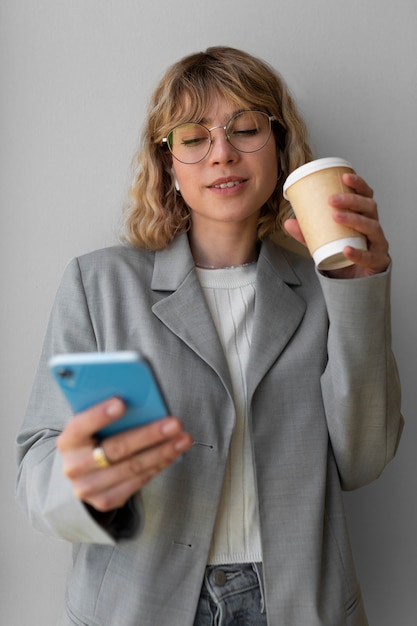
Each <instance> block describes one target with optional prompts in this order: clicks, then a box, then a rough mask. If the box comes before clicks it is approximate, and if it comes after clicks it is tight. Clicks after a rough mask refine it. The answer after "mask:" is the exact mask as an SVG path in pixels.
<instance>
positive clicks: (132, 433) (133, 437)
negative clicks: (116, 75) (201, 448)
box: [57, 398, 193, 512]
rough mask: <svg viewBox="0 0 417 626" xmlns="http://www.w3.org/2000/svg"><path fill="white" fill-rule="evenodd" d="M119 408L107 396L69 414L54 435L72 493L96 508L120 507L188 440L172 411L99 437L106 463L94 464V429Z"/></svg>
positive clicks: (110, 419) (182, 449) (118, 402)
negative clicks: (64, 423) (161, 416)
mask: <svg viewBox="0 0 417 626" xmlns="http://www.w3.org/2000/svg"><path fill="white" fill-rule="evenodd" d="M124 412H125V406H124V404H123V402H122V401H121V400H119V399H118V398H112V399H111V400H106V401H105V402H102V403H101V404H98V405H96V406H94V407H92V408H90V409H88V410H87V411H84V412H83V413H79V414H78V415H76V416H74V418H73V419H71V420H70V421H69V422H68V424H67V426H66V427H65V429H64V430H63V432H62V433H61V434H60V436H59V437H58V440H57V448H58V450H59V452H60V453H61V455H62V458H63V471H64V474H65V475H66V476H67V477H68V478H69V480H70V481H71V483H72V487H73V490H74V493H75V495H76V496H77V498H79V499H80V500H82V501H83V502H85V503H87V504H89V505H90V506H92V507H93V508H94V509H96V510H97V511H100V512H108V511H112V510H114V509H117V508H120V507H122V506H123V505H124V504H125V503H126V502H127V501H128V500H129V498H130V497H131V496H132V495H134V494H135V493H136V492H138V491H139V490H140V489H141V488H142V487H143V486H144V485H145V484H146V483H147V482H148V481H149V480H150V479H151V478H152V477H153V476H155V475H156V474H158V473H159V472H162V471H163V470H164V469H165V468H166V467H168V466H169V465H171V463H174V461H176V460H177V459H178V458H179V457H180V456H181V455H182V454H184V452H186V451H187V450H188V449H189V448H190V447H191V446H192V443H193V441H192V438H191V435H190V434H189V433H186V432H184V430H183V427H182V424H181V422H180V420H179V419H178V418H177V417H166V418H163V419H161V420H158V421H155V422H152V423H150V424H147V425H145V426H140V427H138V428H133V429H131V430H128V431H125V432H122V433H119V434H117V435H113V436H112V437H108V438H107V439H105V440H104V441H102V442H101V444H100V445H101V447H102V448H103V451H104V454H105V456H106V457H107V459H108V461H109V463H110V465H109V466H107V467H99V466H98V464H97V462H96V461H95V459H94V456H93V450H94V448H95V447H96V446H97V440H96V438H95V436H94V434H95V433H96V432H97V431H98V430H100V429H101V428H103V427H104V426H107V425H108V424H109V423H111V422H113V421H115V419H118V418H119V417H121V416H122V415H123V413H124Z"/></svg>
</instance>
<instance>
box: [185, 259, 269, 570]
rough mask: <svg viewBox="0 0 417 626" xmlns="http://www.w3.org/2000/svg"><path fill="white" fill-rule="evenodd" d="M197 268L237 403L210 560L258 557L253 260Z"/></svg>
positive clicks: (237, 560)
mask: <svg viewBox="0 0 417 626" xmlns="http://www.w3.org/2000/svg"><path fill="white" fill-rule="evenodd" d="M196 270H197V273H198V277H199V280H200V283H201V286H202V288H203V292H204V294H205V297H206V300H207V304H208V306H209V309H210V312H211V315H212V317H213V321H214V324H215V326H216V329H217V332H218V334H219V338H220V341H221V344H222V346H223V350H224V353H225V356H226V359H227V363H228V366H229V370H230V376H231V380H232V385H233V397H234V403H235V408H236V424H235V429H234V433H233V437H232V442H231V446H230V450H229V457H228V463H227V467H226V473H225V477H224V483H223V491H222V496H221V500H220V506H219V510H218V513H217V519H216V524H215V530H214V534H213V538H212V543H211V549H210V555H209V564H213V565H214V564H217V565H220V564H225V563H245V562H246V563H251V562H259V561H262V550H261V542H260V534H259V514H258V502H257V495H256V488H255V475H254V464H253V458H252V446H251V438H250V432H249V427H248V412H247V403H246V398H247V393H246V368H247V365H248V360H249V349H250V343H251V336H252V327H253V317H254V309H255V292H256V263H252V264H248V265H245V266H240V267H234V268H228V269H218V270H209V269H200V268H196Z"/></svg>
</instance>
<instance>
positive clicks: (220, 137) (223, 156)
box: [208, 126, 239, 163]
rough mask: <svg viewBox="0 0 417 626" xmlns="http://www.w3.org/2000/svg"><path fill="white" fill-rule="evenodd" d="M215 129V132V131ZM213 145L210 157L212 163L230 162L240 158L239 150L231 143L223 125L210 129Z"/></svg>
mask: <svg viewBox="0 0 417 626" xmlns="http://www.w3.org/2000/svg"><path fill="white" fill-rule="evenodd" d="M213 131H215V133H214V132H213ZM210 133H211V146H210V152H209V155H208V158H209V159H210V161H211V162H212V163H230V162H231V161H235V160H236V159H237V158H238V155H239V152H238V151H237V150H236V149H235V148H234V147H233V146H232V145H231V143H230V142H229V141H228V139H227V136H226V129H225V127H223V126H215V127H214V128H211V129H210Z"/></svg>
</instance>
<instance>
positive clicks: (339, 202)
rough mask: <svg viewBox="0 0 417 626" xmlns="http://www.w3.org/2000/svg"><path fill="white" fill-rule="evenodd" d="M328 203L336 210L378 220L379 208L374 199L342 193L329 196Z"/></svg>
mask: <svg viewBox="0 0 417 626" xmlns="http://www.w3.org/2000/svg"><path fill="white" fill-rule="evenodd" d="M328 202H329V204H330V206H332V207H333V208H335V209H343V210H345V211H351V212H352V213H360V214H362V215H366V216H368V217H370V218H372V219H375V220H377V219H378V208H377V204H376V202H375V200H373V198H368V197H365V196H360V195H358V194H354V193H341V194H335V195H332V196H329V199H328Z"/></svg>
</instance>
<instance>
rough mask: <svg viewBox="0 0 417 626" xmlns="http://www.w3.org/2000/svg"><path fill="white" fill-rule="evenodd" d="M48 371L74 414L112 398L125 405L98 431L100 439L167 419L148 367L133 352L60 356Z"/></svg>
mask: <svg viewBox="0 0 417 626" xmlns="http://www.w3.org/2000/svg"><path fill="white" fill-rule="evenodd" d="M49 367H50V370H51V373H52V375H53V377H54V379H55V380H56V382H57V383H58V385H59V386H60V388H61V390H62V391H63V393H64V395H65V397H66V399H67V401H68V403H69V404H70V406H71V408H72V410H73V411H74V413H79V412H81V411H84V410H85V409H88V408H89V407H91V406H93V405H95V404H98V403H99V402H102V401H104V400H107V399H108V398H112V397H114V396H117V397H119V398H121V399H122V400H123V401H124V402H125V404H126V413H125V414H124V415H123V416H122V417H121V418H120V419H119V420H117V421H116V422H113V423H112V424H109V425H108V426H106V427H105V428H103V429H102V430H100V431H99V432H98V433H97V437H99V438H100V439H104V438H105V437H109V436H110V435H114V434H116V433H118V432H122V431H124V430H128V429H129V428H134V427H135V426H141V425H143V424H147V423H149V422H151V421H153V420H157V419H161V418H163V417H165V416H166V415H168V410H167V407H166V404H165V402H164V399H163V397H162V394H161V392H160V390H159V387H158V384H157V382H156V380H155V377H154V375H153V373H152V370H151V368H150V366H149V365H148V364H147V363H146V362H145V361H143V360H141V359H140V357H139V355H138V354H137V353H136V352H130V351H126V352H93V353H89V352H86V353H79V354H62V355H57V356H55V357H52V359H51V360H50V361H49Z"/></svg>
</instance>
